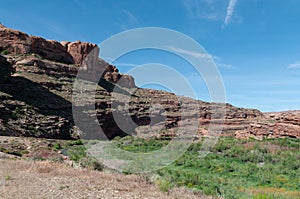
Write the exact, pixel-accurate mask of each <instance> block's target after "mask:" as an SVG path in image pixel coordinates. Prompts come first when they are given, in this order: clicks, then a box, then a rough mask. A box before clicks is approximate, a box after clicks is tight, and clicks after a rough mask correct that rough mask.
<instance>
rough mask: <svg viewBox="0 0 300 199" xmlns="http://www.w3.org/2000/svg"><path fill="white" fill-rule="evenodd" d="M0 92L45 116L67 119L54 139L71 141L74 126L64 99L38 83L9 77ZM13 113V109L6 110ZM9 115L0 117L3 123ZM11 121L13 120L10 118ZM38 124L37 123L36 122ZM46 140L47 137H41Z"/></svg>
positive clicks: (68, 104) (68, 105) (2, 83)
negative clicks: (66, 122)
mask: <svg viewBox="0 0 300 199" xmlns="http://www.w3.org/2000/svg"><path fill="white" fill-rule="evenodd" d="M0 78H2V77H0ZM0 84H1V86H0V91H1V92H3V93H6V94H9V95H11V96H12V97H13V99H15V100H18V101H21V102H24V103H25V104H27V105H29V106H32V107H34V109H35V110H36V111H37V112H38V113H39V114H42V115H45V116H59V117H62V118H65V119H67V120H68V121H69V122H68V124H67V125H64V126H63V128H62V129H61V132H60V134H59V135H56V136H57V137H55V138H60V139H71V138H72V137H71V132H72V127H73V126H74V123H73V119H72V104H71V102H69V101H67V100H65V99H64V98H62V97H60V96H58V95H55V94H54V93H52V92H50V91H49V90H48V89H46V88H44V87H42V86H41V85H39V84H38V83H35V82H32V81H30V80H28V79H26V78H23V77H10V78H9V79H6V81H4V82H1V83H0ZM6 110H10V111H13V109H12V110H11V109H9V108H8V109H6ZM12 115H13V113H11V114H4V115H2V114H1V115H0V119H2V120H3V122H6V123H7V122H8V120H9V119H10V116H12ZM12 119H13V118H12ZM37 122H38V121H37ZM41 137H46V138H54V137H51V135H50V134H49V137H48V136H47V135H45V136H41Z"/></svg>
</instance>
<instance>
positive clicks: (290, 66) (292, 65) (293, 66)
mask: <svg viewBox="0 0 300 199" xmlns="http://www.w3.org/2000/svg"><path fill="white" fill-rule="evenodd" d="M288 68H290V69H297V68H300V61H299V62H296V63H293V64H290V65H289V66H288Z"/></svg>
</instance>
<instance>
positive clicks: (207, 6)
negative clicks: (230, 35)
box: [182, 0, 226, 21]
mask: <svg viewBox="0 0 300 199" xmlns="http://www.w3.org/2000/svg"><path fill="white" fill-rule="evenodd" d="M182 3H183V5H184V7H185V8H186V10H187V11H188V14H189V16H190V17H191V18H193V19H207V20H210V21H223V19H224V16H225V14H224V13H225V10H226V4H225V1H220V0H182Z"/></svg>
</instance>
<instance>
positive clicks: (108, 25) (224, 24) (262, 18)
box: [0, 0, 300, 111]
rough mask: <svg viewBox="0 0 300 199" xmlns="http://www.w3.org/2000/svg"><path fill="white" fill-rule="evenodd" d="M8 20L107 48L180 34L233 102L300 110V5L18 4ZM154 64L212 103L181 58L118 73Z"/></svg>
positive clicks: (6, 14)
mask: <svg viewBox="0 0 300 199" xmlns="http://www.w3.org/2000/svg"><path fill="white" fill-rule="evenodd" d="M41 2H42V3H41ZM0 13H1V15H0V21H1V23H3V24H4V25H6V26H8V27H11V28H14V29H19V30H22V31H24V32H26V33H28V34H31V35H38V36H42V37H45V38H47V39H54V40H59V41H62V40H70V41H74V40H82V41H89V42H93V43H97V44H99V43H101V42H102V41H103V40H105V39H107V38H108V37H110V36H112V35H114V34H116V33H119V32H121V31H125V30H129V29H132V28H140V27H149V26H151V27H164V28H169V29H173V30H176V31H179V32H182V33H184V34H186V35H188V36H190V37H192V38H194V39H195V40H196V41H197V42H199V43H200V44H201V45H202V46H203V47H204V48H205V50H206V51H207V52H208V53H209V54H210V55H211V56H212V57H213V58H214V61H215V62H216V65H217V66H218V68H219V70H220V73H221V75H222V78H223V81H224V86H225V89H226V96H227V102H229V103H231V104H233V105H236V106H240V107H251V108H258V109H260V110H262V111H281V110H294V109H300V89H299V88H300V78H299V77H300V25H299V22H300V1H298V0H285V1H282V0H178V1H176V0H140V1H138V0H89V1H84V0H70V1H62V0H52V1H30V0H28V1H15V0H10V1H4V2H2V3H1V7H0ZM150 62H158V63H162V64H166V65H169V66H172V67H174V69H176V70H178V71H179V72H180V73H182V74H185V75H186V77H187V78H189V81H190V82H191V83H192V84H193V87H194V90H195V91H196V96H197V98H199V99H202V100H206V101H210V98H209V93H208V92H207V90H206V89H205V85H204V83H203V81H202V80H201V78H199V77H197V76H193V74H194V73H193V71H192V70H189V68H188V67H187V66H186V63H184V61H182V60H180V59H179V58H178V57H174V56H173V55H170V54H167V53H164V52H158V51H155V52H154V51H151V50H145V51H142V52H133V53H130V54H128V55H126V56H124V57H121V58H120V60H118V61H116V65H117V66H118V67H119V69H120V71H121V72H127V71H128V70H130V69H132V67H134V66H135V65H140V64H145V63H150ZM159 75H161V76H162V78H164V76H166V75H167V74H159ZM179 94H182V93H179Z"/></svg>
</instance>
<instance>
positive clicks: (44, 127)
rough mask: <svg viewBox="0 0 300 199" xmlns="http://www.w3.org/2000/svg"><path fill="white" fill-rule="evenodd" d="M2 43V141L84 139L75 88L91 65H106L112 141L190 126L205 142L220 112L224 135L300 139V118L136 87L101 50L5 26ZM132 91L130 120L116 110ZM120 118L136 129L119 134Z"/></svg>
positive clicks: (103, 86) (104, 104)
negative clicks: (75, 106)
mask: <svg viewBox="0 0 300 199" xmlns="http://www.w3.org/2000/svg"><path fill="white" fill-rule="evenodd" d="M0 38H1V40H0V51H1V52H2V56H1V57H0V58H1V59H0V61H1V62H0V64H1V74H0V75H1V87H0V99H1V100H0V106H1V107H2V108H1V110H0V113H1V114H0V134H1V135H11V136H33V137H43V138H57V139H77V138H78V137H79V136H80V133H79V131H76V130H74V129H76V128H75V127H74V121H73V118H72V87H73V82H74V79H75V77H76V74H77V72H78V70H87V71H88V70H89V68H88V65H89V63H94V64H97V65H99V67H98V69H99V71H104V72H103V75H102V77H101V80H100V82H99V86H98V89H97V93H96V96H95V99H96V102H95V106H96V109H97V118H98V121H99V124H100V126H101V127H102V129H103V131H104V133H105V134H106V136H107V137H108V138H109V139H112V138H113V137H115V136H125V135H126V134H128V133H129V134H137V133H142V134H143V133H144V134H146V133H149V132H146V133H145V132H143V129H145V128H143V127H147V126H149V124H151V125H152V126H157V125H158V126H163V128H162V130H161V131H160V132H155V133H153V132H152V134H153V135H151V136H159V137H160V136H165V137H173V136H176V129H177V128H178V125H179V123H180V125H183V126H184V125H188V124H189V122H188V120H198V121H199V122H200V127H199V129H198V132H197V135H198V136H199V137H201V136H203V135H204V134H207V133H208V132H207V129H208V125H209V124H210V123H211V122H213V121H212V120H216V122H215V123H216V124H217V125H218V121H217V120H218V119H222V116H219V118H218V116H216V114H217V113H216V111H217V110H219V109H222V110H224V111H225V116H224V118H225V122H224V126H222V127H223V134H224V135H231V136H237V137H253V136H254V137H258V138H262V137H263V136H267V137H286V136H288V137H297V138H299V137H300V131H299V129H300V127H299V124H300V120H299V114H298V113H297V112H293V113H282V114H279V113H278V114H276V115H274V114H263V113H261V112H260V111H258V110H255V109H244V108H237V107H234V106H232V105H230V104H215V103H207V102H203V101H199V100H193V99H190V98H184V97H177V96H176V95H174V94H173V93H169V92H164V91H158V90H151V89H141V88H137V87H136V86H135V84H134V79H133V77H131V76H129V75H124V74H120V73H119V72H118V69H117V68H116V67H115V66H112V65H110V64H108V63H106V62H105V61H104V60H102V59H100V58H98V56H97V55H98V53H99V48H98V46H97V45H95V44H90V43H85V42H80V41H77V42H57V41H49V40H45V39H43V38H40V37H35V36H29V35H27V34H25V33H22V32H20V31H16V30H12V29H9V28H6V27H4V26H1V27H0ZM99 71H98V72H99ZM13 72H14V73H13ZM116 84H118V85H117V87H119V90H121V91H122V92H123V93H122V92H121V93H119V94H120V96H121V97H118V98H115V97H113V96H112V91H113V89H114V88H115V87H116ZM130 92H131V93H132V92H133V93H134V94H133V95H131V96H130V97H131V99H130V103H129V104H130V108H129V114H128V113H126V111H124V110H118V109H116V107H117V106H116V104H117V105H120V106H122V105H124V101H122V99H123V97H122V95H126V93H127V94H128V93H130ZM124 93H125V94H124ZM124 97H126V96H124ZM183 100H184V101H188V103H186V104H188V107H181V103H180V102H181V101H183ZM155 104H160V105H161V106H163V108H164V111H153V110H152V106H153V105H155ZM86 105H87V104H82V105H81V106H83V107H84V106H86ZM150 111H152V112H151V113H150ZM182 111H184V112H182ZM116 114H118V115H126V116H128V115H129V116H130V118H131V119H132V120H133V121H134V123H135V124H136V126H135V128H134V129H126V130H124V129H120V128H119V127H118V125H117V124H116V123H115V122H114V119H113V115H116ZM183 115H184V117H182V116H183ZM212 118H213V119H212ZM127 122H130V121H127ZM220 125H223V124H220ZM124 126H126V123H125V125H124ZM81 136H82V135H81ZM91 138H92V137H91Z"/></svg>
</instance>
